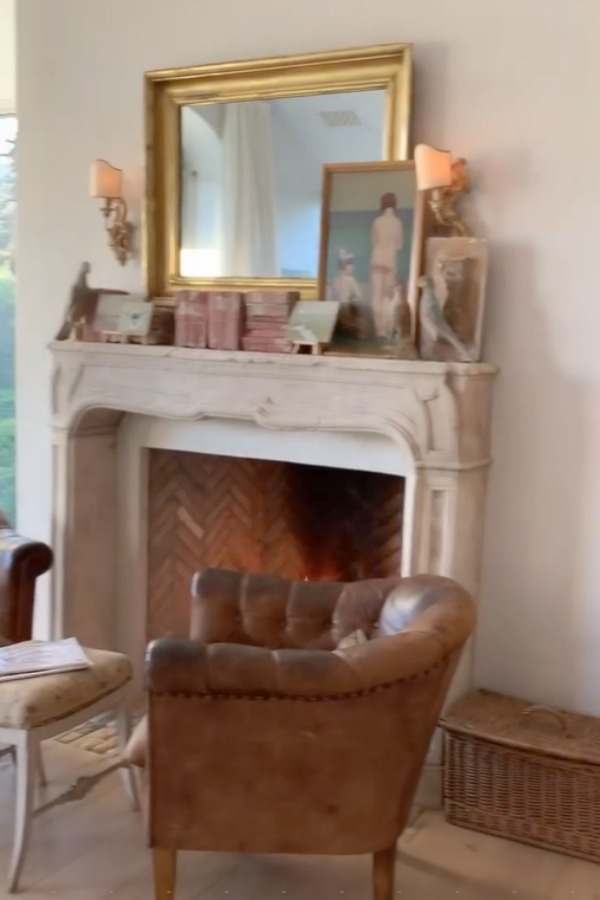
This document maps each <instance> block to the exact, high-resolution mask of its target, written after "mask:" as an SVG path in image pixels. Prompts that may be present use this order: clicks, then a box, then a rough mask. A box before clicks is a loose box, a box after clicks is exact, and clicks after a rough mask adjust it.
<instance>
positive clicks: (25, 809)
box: [8, 731, 39, 894]
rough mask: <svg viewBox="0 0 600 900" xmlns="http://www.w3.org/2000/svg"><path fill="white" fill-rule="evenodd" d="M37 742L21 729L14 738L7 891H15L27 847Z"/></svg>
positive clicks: (10, 892)
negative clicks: (13, 801) (12, 822)
mask: <svg viewBox="0 0 600 900" xmlns="http://www.w3.org/2000/svg"><path fill="white" fill-rule="evenodd" d="M36 744H39V741H38V740H37V738H34V737H33V736H32V735H31V733H30V732H28V731H22V732H21V733H20V734H19V735H18V737H17V739H16V743H15V746H16V751H17V808H16V816H15V837H14V845H13V853H12V859H11V862H10V870H9V875H8V893H9V894H13V893H15V892H16V890H17V888H18V883H19V876H20V875H21V870H22V868H23V860H24V858H25V851H26V849H27V842H28V839H29V831H30V827H31V813H32V807H33V787H34V780H35V760H36V752H38V751H36V747H35V745H36Z"/></svg>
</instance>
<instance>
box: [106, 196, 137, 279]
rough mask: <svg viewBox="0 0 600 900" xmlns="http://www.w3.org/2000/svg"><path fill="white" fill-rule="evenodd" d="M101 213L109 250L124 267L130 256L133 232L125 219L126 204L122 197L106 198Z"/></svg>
mask: <svg viewBox="0 0 600 900" xmlns="http://www.w3.org/2000/svg"><path fill="white" fill-rule="evenodd" d="M101 211H102V215H103V216H104V218H105V219H106V232H107V234H108V238H109V245H110V248H111V250H112V251H113V253H114V255H115V256H116V258H117V260H118V261H119V262H120V263H121V265H122V266H124V265H125V263H126V262H127V260H128V259H129V257H130V256H131V251H132V247H133V231H134V229H133V225H132V223H131V222H129V221H128V219H127V203H126V202H125V200H124V199H123V198H122V197H107V198H105V204H104V206H103V207H102V209H101Z"/></svg>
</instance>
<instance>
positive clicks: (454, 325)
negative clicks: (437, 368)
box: [419, 236, 488, 362]
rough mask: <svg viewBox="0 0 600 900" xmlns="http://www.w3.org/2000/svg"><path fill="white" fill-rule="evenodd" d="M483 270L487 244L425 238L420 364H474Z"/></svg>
mask: <svg viewBox="0 0 600 900" xmlns="http://www.w3.org/2000/svg"><path fill="white" fill-rule="evenodd" d="M487 267H488V244H487V241H485V240H482V239H480V238H473V237H463V236H456V237H430V238H429V239H428V241H427V244H426V265H425V270H426V274H425V277H424V278H423V279H422V285H421V286H422V294H421V301H420V307H419V320H420V329H419V351H420V355H421V358H422V359H425V360H448V361H450V360H452V361H459V362H478V361H479V360H480V359H481V335H482V328H483V314H484V303H485V288H486V277H487Z"/></svg>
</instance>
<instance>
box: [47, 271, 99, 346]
mask: <svg viewBox="0 0 600 900" xmlns="http://www.w3.org/2000/svg"><path fill="white" fill-rule="evenodd" d="M90 270H91V266H90V264H89V263H87V262H84V263H82V264H81V266H80V268H79V274H78V275H77V279H76V281H75V283H74V285H73V287H72V288H71V294H70V297H69V305H68V306H67V309H66V311H65V316H64V319H63V323H62V325H61V327H60V328H59V330H58V332H57V335H56V338H55V340H57V341H66V340H68V339H69V338H70V337H71V335H72V334H73V332H75V337H79V331H80V330H81V327H82V326H83V325H84V324H85V322H86V320H87V319H88V318H89V317H90V316H93V312H94V310H93V307H94V304H95V301H96V294H97V292H96V291H93V290H92V288H90V287H89V285H88V282H87V278H88V275H89V273H90Z"/></svg>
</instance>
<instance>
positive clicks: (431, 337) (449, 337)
mask: <svg viewBox="0 0 600 900" xmlns="http://www.w3.org/2000/svg"><path fill="white" fill-rule="evenodd" d="M419 287H420V288H421V301H420V304H419V322H420V325H421V355H422V357H423V358H425V359H439V358H440V357H439V356H437V355H436V353H435V348H436V347H437V346H438V342H440V341H445V342H446V343H448V344H450V345H451V346H452V347H453V348H454V350H455V351H456V354H457V358H458V361H459V362H474V361H475V359H476V357H475V354H474V352H473V351H472V350H471V348H469V347H468V346H467V345H466V344H465V343H464V342H463V341H461V339H460V338H459V336H458V335H457V334H456V332H455V331H454V330H453V328H451V326H450V325H449V324H448V321H447V319H446V317H445V316H444V313H443V311H442V309H441V307H440V304H439V302H438V299H437V297H436V295H435V286H434V283H433V279H432V278H431V276H430V275H424V276H423V277H422V278H420V279H419ZM425 337H427V339H428V343H429V352H427V353H426V354H424V353H423V350H424V346H423V345H424V343H425V341H424V338H425Z"/></svg>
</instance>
